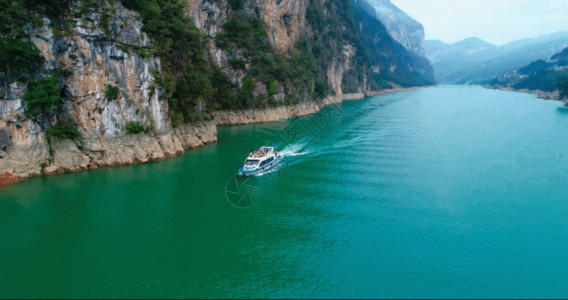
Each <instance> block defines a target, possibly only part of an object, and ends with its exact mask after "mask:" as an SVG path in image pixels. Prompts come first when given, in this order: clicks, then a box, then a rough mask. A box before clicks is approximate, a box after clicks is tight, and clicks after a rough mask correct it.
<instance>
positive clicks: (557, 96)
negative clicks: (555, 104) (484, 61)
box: [484, 86, 568, 105]
mask: <svg viewBox="0 0 568 300" xmlns="http://www.w3.org/2000/svg"><path fill="white" fill-rule="evenodd" d="M484 88H487V89H493V90H499V91H507V92H518V93H525V94H533V95H536V96H537V98H539V99H543V100H557V101H562V102H564V104H565V105H566V104H568V99H567V98H563V97H562V96H561V93H560V91H554V92H547V91H541V90H529V89H515V88H512V87H493V86H484Z"/></svg>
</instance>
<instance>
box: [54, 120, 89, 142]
mask: <svg viewBox="0 0 568 300" xmlns="http://www.w3.org/2000/svg"><path fill="white" fill-rule="evenodd" d="M46 136H47V139H48V140H50V139H51V138H52V137H56V138H60V139H63V140H65V139H68V140H75V139H77V138H79V137H80V136H81V134H80V133H79V131H78V130H77V122H76V121H75V120H73V119H72V118H67V119H63V120H59V122H57V125H55V126H52V127H50V128H49V129H48V130H47V134H46Z"/></svg>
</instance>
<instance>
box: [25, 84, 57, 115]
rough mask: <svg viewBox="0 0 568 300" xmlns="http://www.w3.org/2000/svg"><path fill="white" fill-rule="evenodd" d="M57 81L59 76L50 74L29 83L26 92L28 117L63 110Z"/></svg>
mask: <svg viewBox="0 0 568 300" xmlns="http://www.w3.org/2000/svg"><path fill="white" fill-rule="evenodd" d="M57 81H58V78H57V77H55V76H48V77H45V78H42V79H39V80H37V81H35V82H32V83H30V84H29V85H28V91H27V92H26V93H25V94H24V100H26V116H27V117H34V116H42V115H49V114H54V113H57V112H60V111H61V108H62V103H61V98H60V96H59V89H58V88H57Z"/></svg>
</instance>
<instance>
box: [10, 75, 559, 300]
mask: <svg viewBox="0 0 568 300" xmlns="http://www.w3.org/2000/svg"><path fill="white" fill-rule="evenodd" d="M218 137H219V142H218V143H216V144H212V145H207V146H205V147H202V148H200V149H195V150H191V151H188V152H187V153H186V154H185V155H184V156H181V157H177V158H172V159H168V160H165V161H161V162H155V163H150V164H144V165H137V166H126V167H117V168H102V169H98V170H90V171H86V172H82V173H75V174H64V175H57V176H47V177H40V178H33V179H30V180H26V181H23V182H18V183H15V184H13V185H10V186H7V187H4V188H1V189H0V298H11V297H17V298H36V297H41V298H45V297H57V298H61V297H72V298H77V297H78V298H95V297H96V298H99V297H103V298H108V297H111V298H132V297H134V298H155V297H167V298H200V297H221V298H234V297H236V298H241V297H252V298H264V297H268V298H283V297H293V298H298V297H310V298H321V297H326V298H327V297H342V298H345V297H347V298H366V297H374V298H376V297H395V298H406V297H411V298H416V297H458V298H463V297H474V298H476V297H490V298H500V297H506V298H517V297H535V298H536V297H553V298H554V297H556V298H558V297H560V298H563V297H566V295H567V292H568V290H567V286H566V278H568V234H566V233H567V229H568V188H567V186H566V185H567V183H568V152H567V150H568V109H566V108H564V107H562V103H561V102H558V101H544V100H540V99H537V98H535V96H533V95H529V94H522V93H515V92H503V91H495V90H486V89H482V88H479V87H466V86H440V87H436V88H430V89H424V90H416V91H410V92H402V93H395V94H389V95H382V96H376V97H371V98H367V99H364V100H361V101H352V102H344V103H343V104H340V105H337V106H329V107H327V108H325V109H324V110H323V111H322V112H320V113H318V114H316V115H312V116H308V117H304V118H300V119H295V120H289V121H282V122H274V123H266V124H257V125H247V126H236V127H221V128H219V132H218ZM261 145H274V146H277V147H278V148H280V149H282V151H283V153H284V154H285V157H284V159H283V161H282V163H281V164H280V165H279V166H278V167H277V168H276V169H274V170H272V171H271V172H269V173H267V174H265V175H263V176H260V177H254V178H251V179H248V180H247V179H244V178H241V177H239V176H235V175H236V171H237V170H238V168H239V166H240V165H241V164H242V163H243V160H244V158H245V157H246V155H247V154H248V153H249V151H251V150H253V149H255V148H257V147H259V146H261Z"/></svg>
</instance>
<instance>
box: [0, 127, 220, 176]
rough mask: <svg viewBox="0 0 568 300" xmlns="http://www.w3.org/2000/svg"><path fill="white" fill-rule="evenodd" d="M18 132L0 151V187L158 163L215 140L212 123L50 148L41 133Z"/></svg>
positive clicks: (55, 143) (59, 142) (66, 142)
mask: <svg viewBox="0 0 568 300" xmlns="http://www.w3.org/2000/svg"><path fill="white" fill-rule="evenodd" d="M14 129H15V128H14ZM22 129H23V128H22ZM18 131H19V130H18V129H15V132H13V133H12V134H11V135H12V142H13V144H12V145H9V146H7V147H5V148H4V149H3V150H2V148H0V186H2V185H7V184H10V183H13V182H15V181H18V180H21V179H24V178H28V177H33V176H40V175H50V174H56V173H66V172H77V171H82V170H87V169H94V168H98V167H102V166H118V165H130V164H139V163H145V162H149V161H155V160H161V159H165V158H168V157H172V156H176V155H180V154H183V153H184V149H190V148H197V147H200V146H203V145H205V144H208V143H213V142H216V141H217V127H216V126H215V124H214V123H213V122H206V123H201V124H196V125H182V126H179V127H177V128H176V129H175V130H171V131H169V132H168V133H166V134H162V135H148V134H137V135H122V136H113V137H101V138H97V139H81V140H79V141H77V142H74V141H70V140H52V143H51V145H49V144H48V143H47V140H46V138H45V134H43V133H41V134H38V135H36V136H30V135H28V134H27V133H26V132H18ZM14 140H15V141H14Z"/></svg>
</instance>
